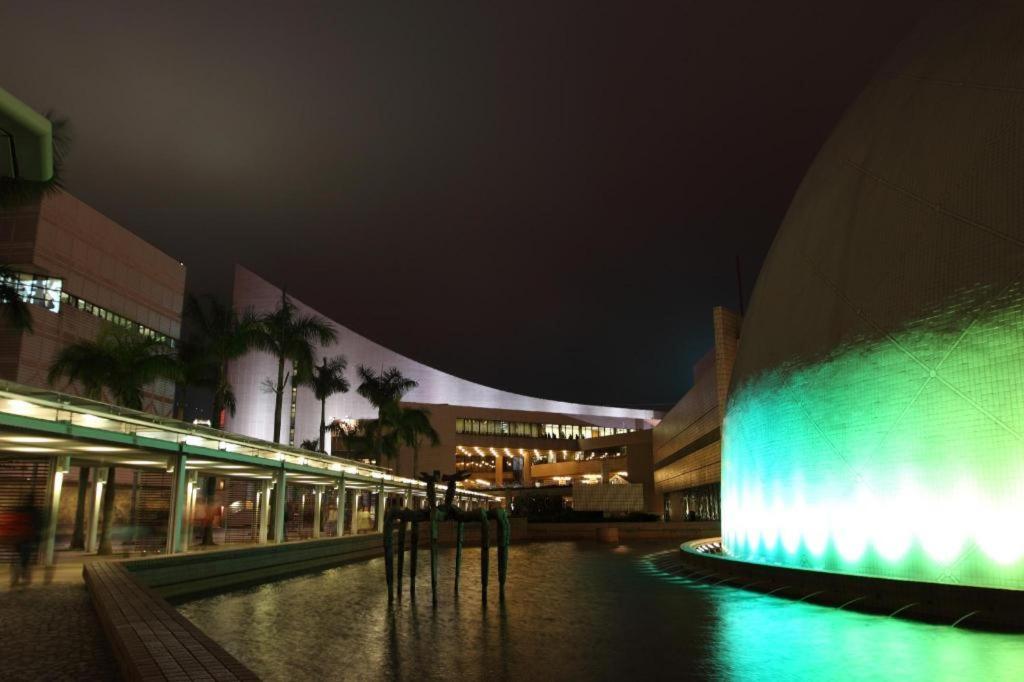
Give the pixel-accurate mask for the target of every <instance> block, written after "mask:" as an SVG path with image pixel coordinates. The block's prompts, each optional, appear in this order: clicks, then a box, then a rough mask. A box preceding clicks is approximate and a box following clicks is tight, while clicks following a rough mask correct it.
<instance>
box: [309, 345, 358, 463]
mask: <svg viewBox="0 0 1024 682" xmlns="http://www.w3.org/2000/svg"><path fill="white" fill-rule="evenodd" d="M347 368H348V360H346V359H345V356H344V355H339V356H337V357H334V358H331V359H329V360H328V359H327V357H326V356H325V357H324V360H323V364H320V365H317V366H316V367H314V368H313V372H312V373H311V375H310V376H309V377H308V379H307V381H306V383H307V384H308V385H309V387H310V388H312V389H313V395H315V396H316V399H317V400H319V401H320V446H319V448H317V449H318V450H319V451H320V452H326V450H325V449H324V433H325V432H326V431H327V399H328V398H330V397H331V396H332V395H335V394H337V393H348V388H349V385H348V379H346V378H345V370H346V369H347Z"/></svg>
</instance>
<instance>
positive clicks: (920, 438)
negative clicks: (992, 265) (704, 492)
mask: <svg viewBox="0 0 1024 682" xmlns="http://www.w3.org/2000/svg"><path fill="white" fill-rule="evenodd" d="M922 324H924V323H922ZM1021 328H1022V323H1021V319H1020V312H1019V308H1017V307H1009V308H1007V309H1005V310H1002V311H998V310H992V311H988V312H986V314H985V316H982V317H981V318H979V319H978V320H976V321H975V322H974V323H973V326H972V327H971V330H970V334H967V335H966V336H963V337H962V338H960V335H959V334H951V333H947V332H945V331H937V332H928V333H922V332H920V331H904V332H894V333H893V335H892V337H891V338H884V339H879V340H875V341H860V342H858V343H857V344H856V345H851V346H847V347H842V348H839V349H836V350H835V351H834V352H833V353H831V354H830V355H829V356H828V357H827V358H826V359H824V360H819V361H816V362H814V363H806V364H803V365H795V364H794V365H790V366H783V367H780V368H778V369H776V370H773V371H769V372H765V373H763V374H761V375H759V376H757V377H754V378H753V379H748V380H746V381H745V382H744V383H742V384H741V385H740V386H738V387H737V388H735V389H734V391H733V394H732V396H731V397H730V402H729V405H728V409H727V412H726V418H725V424H724V427H723V451H722V537H723V544H724V546H725V549H726V551H727V552H729V553H730V554H733V555H735V556H737V557H739V558H743V559H746V560H749V561H755V562H764V563H777V564H782V565H787V566H798V567H803V568H806V567H813V568H817V569H820V570H827V571H836V572H849V573H856V574H862V575H880V576H885V577H893V578H901V579H909V580H925V581H933V582H950V583H957V584H967V585H978V586H985V587H999V588H1014V589H1024V533H1021V532H1020V528H1022V527H1024V458H1022V455H1024V453H1022V446H1021V442H1020V438H1021V436H1020V435H1019V434H1024V390H1022V389H1021V388H1020V387H1019V386H1018V383H1019V381H1018V379H1017V377H1018V374H1019V373H1018V372H1016V370H1014V369H1012V368H1014V367H1018V366H1019V363H1020V357H1021V350H1020V349H1021V347H1022V346H1021V344H1020V342H1019V336H1020V330H1021ZM907 329H915V327H914V325H913V324H911V325H907ZM917 329H920V327H918V328H917ZM909 351H912V352H913V353H917V354H918V355H919V356H920V357H923V358H927V359H933V360H934V362H935V363H937V364H936V365H935V366H936V367H937V369H928V368H925V367H922V364H921V362H919V361H918V360H917V359H915V358H914V357H910V356H909V355H908V352H909Z"/></svg>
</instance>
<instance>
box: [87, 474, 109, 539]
mask: <svg viewBox="0 0 1024 682" xmlns="http://www.w3.org/2000/svg"><path fill="white" fill-rule="evenodd" d="M109 474H110V469H107V468H102V469H96V470H95V471H94V472H93V482H92V504H90V505H89V530H88V532H87V533H86V535H85V551H86V552H95V551H96V550H98V549H99V547H100V545H99V538H98V537H97V535H98V534H99V524H100V514H101V513H102V509H103V488H104V486H105V485H106V484H107V476H108V475H109Z"/></svg>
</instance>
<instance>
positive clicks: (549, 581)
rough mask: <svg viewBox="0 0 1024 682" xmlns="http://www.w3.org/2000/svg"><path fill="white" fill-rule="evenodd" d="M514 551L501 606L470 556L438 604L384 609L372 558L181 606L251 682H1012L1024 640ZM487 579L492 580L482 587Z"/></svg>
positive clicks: (587, 550)
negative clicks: (455, 589) (457, 583)
mask: <svg viewBox="0 0 1024 682" xmlns="http://www.w3.org/2000/svg"><path fill="white" fill-rule="evenodd" d="M651 551H652V548H651V547H650V546H635V547H620V548H618V549H614V548H608V547H602V546H597V545H587V544H575V543H548V544H535V545H519V546H514V547H513V548H512V553H511V555H510V571H509V583H508V585H507V587H506V593H507V599H506V601H505V603H504V604H501V603H500V602H499V601H498V599H497V591H496V590H495V591H494V594H492V595H491V599H490V600H489V603H488V605H487V606H486V607H484V606H482V605H481V603H480V592H479V590H480V582H479V563H478V552H476V551H472V550H471V551H467V552H465V553H464V564H465V565H464V567H463V571H464V573H463V576H462V583H463V584H462V590H461V594H460V596H459V597H458V598H457V599H456V598H454V597H453V596H452V595H451V591H452V584H453V576H452V574H451V559H452V556H453V554H452V553H445V552H442V554H441V556H442V559H443V562H442V568H441V571H440V572H439V584H440V586H441V590H442V591H441V593H440V597H441V598H440V603H439V605H438V608H437V609H436V610H434V609H433V608H431V605H430V591H429V590H430V578H429V570H427V569H426V566H427V564H426V563H424V564H423V566H421V572H420V575H419V576H418V583H417V594H418V599H417V600H416V601H415V602H413V601H411V600H410V599H409V596H408V593H406V594H405V595H403V597H402V600H401V601H396V603H395V604H394V605H393V606H392V607H391V608H388V604H387V595H386V592H385V588H384V584H383V582H384V581H383V575H382V573H383V566H382V560H375V561H370V562H366V563H363V564H354V565H350V566H344V567H341V568H338V569H334V570H331V571H327V572H325V573H321V574H317V575H313V576H304V577H300V578H295V579H291V580H286V581H282V582H278V583H274V584H271V585H264V586H262V587H259V588H255V589H252V590H247V591H243V592H235V593H231V594H225V595H220V596H217V597H212V598H208V599H203V600H200V601H196V602H192V603H189V604H186V605H184V606H182V607H181V610H182V612H183V613H185V615H186V616H188V617H189V618H190V619H192V620H193V621H194V622H195V623H196V624H197V625H199V626H200V627H201V628H203V629H204V630H205V631H206V632H207V633H208V634H210V635H211V636H213V637H214V638H215V639H216V640H217V641H219V642H220V643H221V644H223V645H224V646H225V648H227V649H228V650H229V651H231V652H232V653H233V654H235V655H236V656H238V657H239V658H240V659H241V660H243V661H245V662H246V663H247V664H248V665H250V666H251V667H252V668H253V669H254V670H255V671H256V672H257V673H259V674H260V675H261V676H263V677H264V678H265V679H271V680H273V679H290V678H296V677H298V676H301V675H306V676H309V677H311V678H314V679H322V678H332V679H338V678H340V679H378V678H394V679H403V680H404V679H414V678H415V679H460V678H464V679H482V678H487V679H502V680H504V679H517V680H519V679H526V680H529V679H530V678H531V677H534V678H536V679H558V678H562V679H578V678H581V677H586V678H589V679H638V678H644V677H655V676H658V677H670V678H673V679H682V678H693V679H732V680H761V679H772V680H777V679H786V680H805V679H806V680H814V679H854V680H857V679H865V680H867V679H871V680H878V679H886V678H898V679H901V680H916V679H920V680H925V679H927V680H936V679H952V678H956V679H971V678H979V679H987V680H999V679H1022V676H1024V637H1018V636H1011V635H1000V634H988V633H977V632H970V631H962V630H953V629H951V628H941V627H936V626H931V625H924V624H917V623H911V622H907V621H900V620H887V619H883V618H877V617H873V616H865V615H860V614H856V613H849V612H839V611H835V610H833V609H825V608H821V607H816V606H813V605H808V604H798V603H794V602H790V601H786V600H781V599H774V598H771V597H765V596H762V595H758V594H755V593H750V592H744V591H740V590H735V589H732V588H726V587H712V586H708V585H704V584H699V583H692V582H689V581H687V580H685V579H683V578H680V577H679V575H678V574H679V571H678V570H675V569H674V565H673V555H672V553H669V554H665V555H657V556H653V557H652V556H648V554H649V553H650V552H651ZM494 583H496V581H492V586H494Z"/></svg>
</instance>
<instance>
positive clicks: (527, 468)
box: [523, 452, 533, 488]
mask: <svg viewBox="0 0 1024 682" xmlns="http://www.w3.org/2000/svg"><path fill="white" fill-rule="evenodd" d="M532 471H533V454H532V453H529V452H528V453H526V454H525V455H523V487H524V488H532V487H533V474H532Z"/></svg>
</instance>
